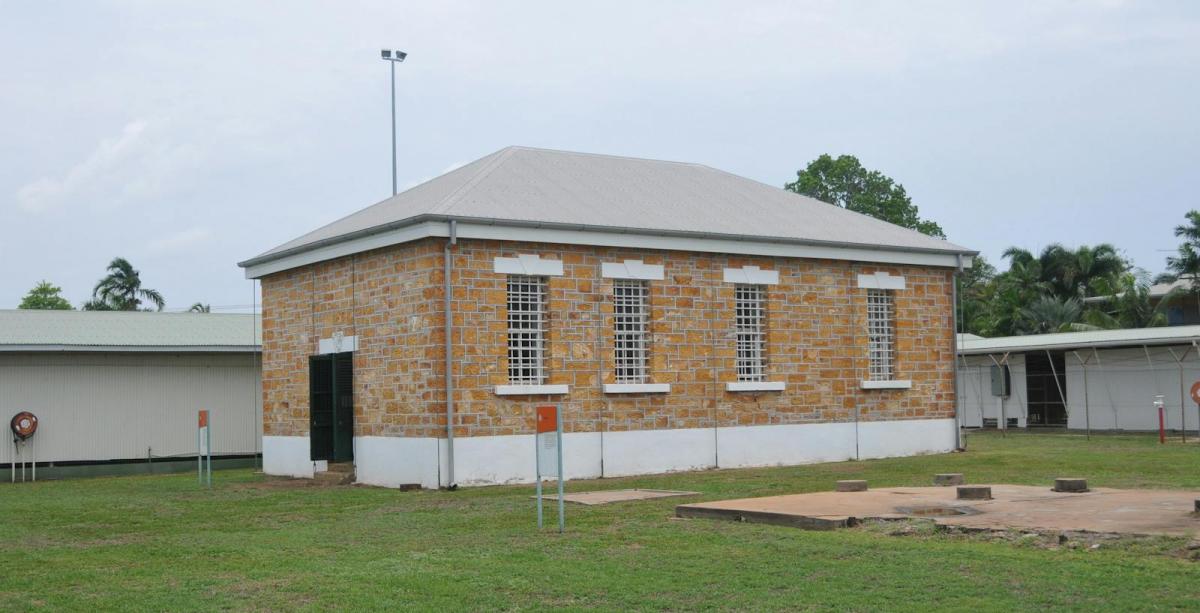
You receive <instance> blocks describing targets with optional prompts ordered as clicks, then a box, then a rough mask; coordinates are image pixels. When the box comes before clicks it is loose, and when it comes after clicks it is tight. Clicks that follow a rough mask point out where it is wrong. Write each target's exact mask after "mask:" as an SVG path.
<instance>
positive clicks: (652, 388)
mask: <svg viewBox="0 0 1200 613" xmlns="http://www.w3.org/2000/svg"><path fill="white" fill-rule="evenodd" d="M670 391H671V384H670V383H605V384H604V393H605V394H665V393H667V392H670Z"/></svg>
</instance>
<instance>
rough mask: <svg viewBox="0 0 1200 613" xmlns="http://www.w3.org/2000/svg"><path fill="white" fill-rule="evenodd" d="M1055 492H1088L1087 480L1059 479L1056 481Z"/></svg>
mask: <svg viewBox="0 0 1200 613" xmlns="http://www.w3.org/2000/svg"><path fill="white" fill-rule="evenodd" d="M1054 491H1056V492H1067V493H1072V494H1078V493H1082V492H1086V491H1088V486H1087V479H1079V478H1075V477H1059V478H1057V479H1055V480H1054Z"/></svg>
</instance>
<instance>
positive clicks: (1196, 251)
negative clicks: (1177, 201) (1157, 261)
mask: <svg viewBox="0 0 1200 613" xmlns="http://www.w3.org/2000/svg"><path fill="white" fill-rule="evenodd" d="M1184 217H1185V218H1186V219H1187V221H1188V222H1187V223H1186V224H1182V225H1178V226H1175V236H1178V237H1180V238H1182V239H1183V243H1181V244H1180V245H1179V251H1178V255H1175V256H1171V257H1168V258H1167V269H1168V270H1170V271H1171V273H1172V274H1173V275H1174V276H1175V278H1176V279H1181V278H1188V279H1191V286H1192V292H1194V293H1196V294H1197V296H1198V297H1200V283H1196V279H1200V211H1195V210H1193V211H1188V212H1187V214H1186V215H1184ZM1197 304H1200V300H1197Z"/></svg>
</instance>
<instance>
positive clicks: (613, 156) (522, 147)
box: [507, 145, 711, 168]
mask: <svg viewBox="0 0 1200 613" xmlns="http://www.w3.org/2000/svg"><path fill="white" fill-rule="evenodd" d="M507 149H519V150H524V151H541V152H544V153H565V154H567V155H581V156H586V157H595V158H609V159H614V160H631V161H634V162H656V163H659V164H678V165H680V166H695V167H698V168H711V166H707V165H705V164H701V163H699V162H681V161H679V160H664V159H660V158H645V157H637V156H633V155H616V154H613V153H593V152H590V151H570V150H568V149H550V148H548V147H530V146H528V145H512V146H510V147H507Z"/></svg>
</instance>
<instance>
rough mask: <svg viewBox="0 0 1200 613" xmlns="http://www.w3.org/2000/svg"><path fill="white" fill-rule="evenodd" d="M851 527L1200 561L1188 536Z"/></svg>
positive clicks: (878, 523) (903, 523)
mask: <svg viewBox="0 0 1200 613" xmlns="http://www.w3.org/2000/svg"><path fill="white" fill-rule="evenodd" d="M850 529H851V530H862V531H864V532H869V533H873V534H882V535H886V536H896V537H910V538H921V539H952V540H961V541H974V542H985V543H1009V544H1011V545H1013V546H1017V547H1030V548H1035V549H1044V550H1052V551H1098V550H1101V549H1104V550H1110V551H1126V552H1129V553H1137V554H1140V555H1162V556H1167V557H1172V558H1178V559H1182V560H1191V561H1193V562H1196V561H1200V541H1197V540H1192V539H1189V538H1185V537H1176V536H1157V535H1137V534H1116V533H1107V532H1083V531H1074V530H1071V531H1037V530H990V529H981V528H965V527H962V526H944V525H939V524H937V523H936V522H934V521H932V520H929V519H900V520H867V521H864V522H863V523H861V524H859V525H858V526H857V527H856V528H850Z"/></svg>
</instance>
